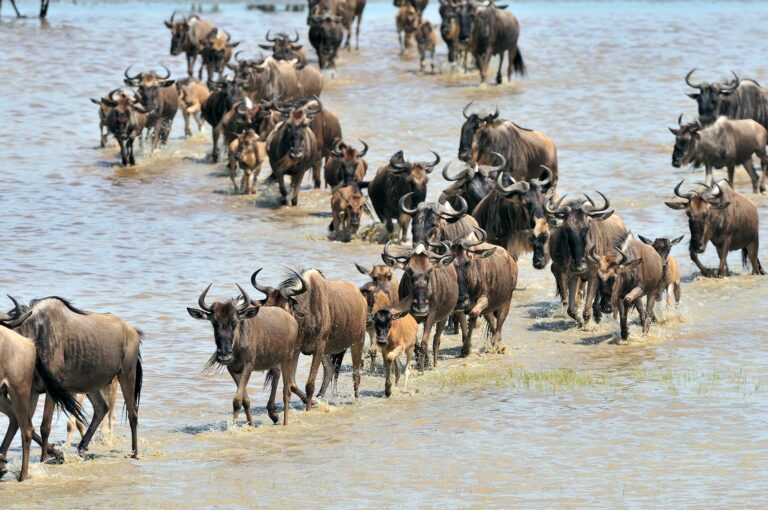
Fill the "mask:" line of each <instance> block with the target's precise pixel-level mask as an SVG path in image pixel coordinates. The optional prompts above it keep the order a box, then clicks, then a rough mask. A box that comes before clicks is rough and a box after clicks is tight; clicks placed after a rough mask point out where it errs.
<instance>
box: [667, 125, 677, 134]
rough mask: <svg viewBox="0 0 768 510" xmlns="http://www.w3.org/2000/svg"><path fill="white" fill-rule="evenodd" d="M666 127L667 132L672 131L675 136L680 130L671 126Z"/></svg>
mask: <svg viewBox="0 0 768 510" xmlns="http://www.w3.org/2000/svg"><path fill="white" fill-rule="evenodd" d="M667 129H669V132H670V133H672V134H673V135H675V136H677V135H678V134H680V130H679V129H675V128H671V127H668V128H667Z"/></svg>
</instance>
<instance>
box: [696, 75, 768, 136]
mask: <svg viewBox="0 0 768 510" xmlns="http://www.w3.org/2000/svg"><path fill="white" fill-rule="evenodd" d="M695 70H696V69H692V70H691V71H690V72H689V73H688V74H686V75H685V83H686V84H687V85H688V86H689V87H691V88H694V89H698V90H699V91H698V92H695V93H692V94H688V96H689V97H691V98H692V99H694V100H696V103H698V107H699V121H700V122H701V123H702V124H703V125H705V126H707V125H709V124H711V123H713V122H715V121H716V120H717V118H718V117H720V116H721V115H725V116H726V117H728V118H730V119H752V120H754V121H756V122H757V123H758V124H760V125H761V126H763V127H764V128H766V129H768V90H766V89H764V88H762V87H761V86H760V84H759V83H757V82H756V81H755V80H741V79H739V77H738V76H737V75H736V73H733V71H731V72H732V73H733V78H734V79H733V80H731V81H730V82H727V83H707V82H701V83H693V82H691V75H692V74H693V72H694V71H695Z"/></svg>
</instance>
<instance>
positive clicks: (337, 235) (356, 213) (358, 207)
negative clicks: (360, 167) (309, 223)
mask: <svg viewBox="0 0 768 510" xmlns="http://www.w3.org/2000/svg"><path fill="white" fill-rule="evenodd" d="M364 207H365V197H364V196H363V194H362V192H361V191H360V187H359V186H358V185H357V183H355V182H353V183H352V184H348V185H345V186H338V187H337V188H335V189H334V191H333V194H332V195H331V211H332V213H333V221H331V224H330V225H329V226H328V230H329V231H330V232H331V236H333V238H334V239H338V240H340V241H345V242H348V241H350V240H352V239H353V238H354V237H356V236H357V231H358V230H359V229H360V220H361V218H362V216H363V208H364Z"/></svg>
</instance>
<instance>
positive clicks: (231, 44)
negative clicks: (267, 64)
mask: <svg viewBox="0 0 768 510" xmlns="http://www.w3.org/2000/svg"><path fill="white" fill-rule="evenodd" d="M241 42H243V41H237V42H234V43H227V46H229V47H230V48H237V46H238V45H239V44H240V43H241Z"/></svg>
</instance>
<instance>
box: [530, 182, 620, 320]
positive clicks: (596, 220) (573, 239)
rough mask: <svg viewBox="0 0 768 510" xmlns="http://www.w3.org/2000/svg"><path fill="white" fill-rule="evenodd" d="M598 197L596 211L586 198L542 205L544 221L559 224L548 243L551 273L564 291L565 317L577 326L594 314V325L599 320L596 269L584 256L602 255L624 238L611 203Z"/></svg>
mask: <svg viewBox="0 0 768 510" xmlns="http://www.w3.org/2000/svg"><path fill="white" fill-rule="evenodd" d="M597 193H598V194H599V195H600V196H601V197H602V198H603V202H604V203H603V205H602V206H599V207H598V206H597V205H596V204H595V203H594V201H593V200H592V199H591V198H590V197H589V195H585V196H584V198H576V199H571V200H568V201H565V195H564V196H562V197H561V198H560V200H558V201H557V202H556V203H555V202H554V198H553V197H552V196H550V197H549V199H548V201H547V202H546V203H545V204H544V213H545V215H546V217H547V219H548V220H551V221H553V222H554V221H557V222H558V223H560V227H559V228H557V229H554V230H553V231H552V232H551V235H550V239H549V251H550V256H551V258H552V273H553V274H554V276H555V279H556V280H557V282H558V283H557V288H558V289H559V291H560V292H561V293H564V292H565V291H566V290H567V292H568V315H569V316H570V317H571V318H572V319H573V320H575V321H576V322H578V323H579V325H583V324H584V323H587V322H589V319H590V318H591V316H592V314H593V313H594V316H595V321H596V322H599V321H600V319H601V317H602V312H601V309H600V299H599V296H598V293H597V266H596V265H595V264H593V263H592V261H591V260H589V259H588V258H587V254H588V253H591V252H592V249H595V252H596V253H597V255H603V254H605V253H607V252H609V251H610V250H612V249H613V248H614V247H615V246H617V245H618V244H619V243H620V242H621V241H622V240H623V239H624V238H625V236H626V228H625V227H624V222H622V221H621V218H619V217H618V216H617V215H614V213H613V210H612V209H611V208H610V207H611V203H610V201H609V200H608V199H607V198H606V197H605V195H603V194H602V193H600V192H599V191H598V192H597ZM564 202H565V203H564ZM581 282H585V283H586V284H587V296H586V300H585V303H584V311H583V313H582V317H579V316H578V314H577V310H576V303H577V299H578V297H577V293H578V292H577V291H578V290H579V288H580V286H581ZM561 295H562V296H564V294H561Z"/></svg>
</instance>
